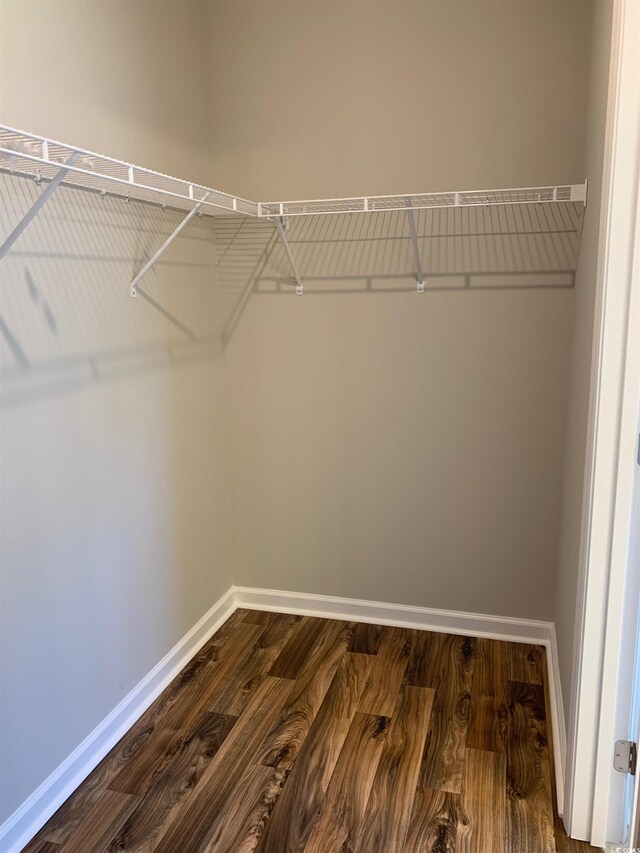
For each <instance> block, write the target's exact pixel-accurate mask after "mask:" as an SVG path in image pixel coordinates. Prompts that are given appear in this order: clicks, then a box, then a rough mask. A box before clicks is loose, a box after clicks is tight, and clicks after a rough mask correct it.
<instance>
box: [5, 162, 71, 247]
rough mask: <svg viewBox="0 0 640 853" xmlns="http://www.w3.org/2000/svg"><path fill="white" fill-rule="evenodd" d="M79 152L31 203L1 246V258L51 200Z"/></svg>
mask: <svg viewBox="0 0 640 853" xmlns="http://www.w3.org/2000/svg"><path fill="white" fill-rule="evenodd" d="M78 153H79V152H78V151H74V152H73V153H72V154H71V156H70V157H69V159H68V160H66V162H65V164H64V166H63V167H62V168H61V169H60V171H59V172H58V173H57V174H56V176H55V177H54V178H53V179H52V180H51V181H50V182H49V186H48V187H47V188H46V189H44V190H43V191H42V192H41V193H40V195H39V196H38V198H37V199H36V201H35V202H34V203H33V204H32V205H31V207H30V208H29V210H28V211H27V212H26V213H25V215H24V216H23V217H22V219H21V220H20V222H18V224H17V225H16V227H15V228H14V229H13V231H12V232H11V234H9V236H8V237H7V239H6V240H5V241H4V243H3V244H2V246H0V260H2V258H4V256H5V255H6V254H7V252H8V251H9V249H10V248H11V247H12V246H13V244H14V243H15V242H16V240H17V239H18V237H19V236H20V235H21V234H22V233H23V231H26V229H27V228H28V227H29V224H30V223H31V222H32V221H33V220H34V219H35V218H36V216H37V215H38V214H39V213H40V211H41V210H42V208H43V207H44V206H45V204H46V203H47V202H48V201H49V199H50V198H51V196H52V195H53V194H54V192H55V191H56V190H57V189H58V187H59V186H60V184H61V183H62V181H64V179H65V176H66V175H67V174H68V172H69V169H66V168H65V166H73V164H74V163H75V162H76V160H77V159H78Z"/></svg>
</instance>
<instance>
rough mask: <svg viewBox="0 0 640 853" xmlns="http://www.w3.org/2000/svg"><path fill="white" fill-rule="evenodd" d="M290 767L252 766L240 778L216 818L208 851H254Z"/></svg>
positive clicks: (207, 846)
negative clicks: (284, 768)
mask: <svg viewBox="0 0 640 853" xmlns="http://www.w3.org/2000/svg"><path fill="white" fill-rule="evenodd" d="M288 772H289V771H288V770H282V769H280V768H279V767H263V766H262V765H259V764H258V765H255V766H251V767H250V768H249V770H248V771H247V773H246V774H245V775H244V776H243V777H242V778H241V779H240V781H239V783H238V785H237V786H236V789H235V790H234V792H233V795H232V796H231V797H230V798H229V799H228V800H227V807H226V808H225V810H224V811H223V812H222V813H221V814H220V816H219V818H218V819H217V821H216V830H215V831H214V833H213V836H212V837H211V839H210V840H209V842H208V843H207V845H206V847H205V848H204V850H206V853H230V851H233V853H251V851H253V850H255V849H256V847H257V845H258V842H259V841H260V837H261V835H262V833H263V831H264V828H265V825H266V822H267V820H268V819H269V816H270V815H271V812H272V811H273V808H274V806H275V804H276V802H277V800H278V797H279V796H280V794H281V793H282V788H283V786H284V784H285V782H286V781H287V775H288Z"/></svg>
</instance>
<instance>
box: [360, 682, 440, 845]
mask: <svg viewBox="0 0 640 853" xmlns="http://www.w3.org/2000/svg"><path fill="white" fill-rule="evenodd" d="M433 700H434V691H433V690H432V689H430V688H425V687H411V686H410V685H404V686H403V687H402V689H401V691H400V696H399V698H398V703H397V707H396V709H395V713H394V716H393V718H392V720H391V724H390V726H389V732H388V734H387V737H386V740H385V743H384V747H383V750H382V756H381V757H380V762H379V764H378V769H377V771H376V775H375V778H374V781H373V786H372V788H371V793H370V795H369V801H368V803H367V810H366V814H365V819H364V823H363V826H362V830H361V832H360V834H359V836H358V839H357V842H356V844H355V845H354V847H353V849H354V853H371V851H374V850H376V851H377V850H380V851H383V850H384V851H386V850H398V851H400V850H404V843H405V840H406V837H407V833H408V831H409V822H410V819H411V813H412V809H413V799H414V794H415V790H416V784H417V781H418V776H419V773H420V761H421V757H422V752H423V749H424V743H425V740H426V737H427V731H428V728H429V719H430V716H431V709H432V706H433Z"/></svg>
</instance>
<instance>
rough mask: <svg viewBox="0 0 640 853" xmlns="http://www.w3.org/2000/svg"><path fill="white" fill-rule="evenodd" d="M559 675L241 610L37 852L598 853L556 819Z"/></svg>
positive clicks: (433, 643) (501, 653) (418, 638)
mask: <svg viewBox="0 0 640 853" xmlns="http://www.w3.org/2000/svg"><path fill="white" fill-rule="evenodd" d="M546 670H547V665H546V657H545V653H544V649H542V647H540V646H535V645H522V644H520V645H518V644H511V643H498V642H494V641H491V640H478V641H474V640H473V639H470V638H465V637H455V636H451V635H446V634H441V633H435V632H424V631H417V630H409V629H403V628H393V627H381V626H377V625H357V624H354V623H347V622H342V621H334V620H326V619H315V617H314V618H308V617H300V618H299V619H298V621H296V617H291V616H288V615H285V614H273V613H268V612H266V611H251V610H247V609H241V610H236V611H235V612H234V614H233V615H232V616H231V617H230V619H229V620H227V622H225V624H224V625H223V626H222V627H221V629H220V630H219V631H218V632H216V634H215V635H214V636H213V637H211V638H210V640H209V641H208V642H207V643H206V644H205V645H204V646H203V648H202V649H201V650H200V652H199V653H198V654H197V655H196V656H195V657H194V659H193V660H192V661H191V662H190V663H189V664H188V666H187V667H185V669H184V670H183V671H182V672H181V673H180V674H179V676H178V677H177V678H176V679H174V680H173V682H172V683H171V684H170V685H169V687H168V688H167V689H166V690H165V691H163V693H162V694H161V695H160V696H159V697H158V699H157V700H156V702H154V703H153V705H152V706H151V707H150V708H149V709H148V710H147V711H146V712H145V713H144V714H143V715H142V716H141V718H140V719H139V720H138V722H137V723H136V724H135V725H134V726H133V727H132V729H131V730H130V731H129V732H128V733H127V735H125V737H124V738H123V739H122V740H121V741H120V743H119V744H118V745H117V746H116V748H114V750H112V752H111V753H109V755H108V756H106V757H105V759H104V760H103V761H102V762H101V763H100V765H98V767H97V768H96V769H95V770H94V771H93V773H91V774H90V775H89V777H88V778H87V779H86V780H85V782H84V783H83V784H82V785H81V786H80V788H79V789H78V791H76V793H75V794H74V795H73V796H72V797H70V799H69V800H68V801H67V802H66V803H65V804H64V805H63V807H62V808H61V809H59V811H58V812H57V813H56V815H54V817H53V818H52V819H51V820H50V821H49V822H48V823H47V824H46V825H45V827H43V829H42V830H41V831H40V832H39V833H38V835H37V836H36V838H35V839H34V840H33V841H32V842H31V843H30V844H29V845H27V847H26V848H25V853H60V851H63V853H98V851H101V853H104V851H107V853H116V851H128V853H131V852H132V851H136V853H141V851H146V853H151V851H156V850H157V851H158V853H204V852H205V851H206V853H254V851H255V853H289V851H294V850H295V851H300V853H301V851H302V850H305V853H325V851H326V853H356V851H357V853H418V851H420V853H453V851H454V850H455V851H457V853H533V851H536V853H552V851H554V850H555V851H556V853H595V848H592V847H590V846H589V845H587V844H585V843H584V842H577V841H572V840H570V839H568V838H567V836H566V833H565V832H564V829H563V827H562V823H561V821H560V820H559V819H558V817H557V810H556V808H555V806H556V799H555V778H554V771H553V748H552V747H553V743H552V732H551V728H550V712H549V708H550V705H549V694H548V674H547V671H546ZM274 671H276V672H282V673H284V675H283V676H282V677H279V676H274V675H272V674H270V673H273V672H274ZM427 706H428V709H429V710H430V714H429V713H428V711H427ZM374 708H375V709H376V710H379V709H382V710H385V711H387V713H386V714H378V713H369V712H368V710H367V709H371V710H373V709H374ZM505 708H506V729H505ZM214 709H217V710H214ZM225 711H235V712H236V713H235V714H228V713H225ZM236 718H237V719H236ZM234 719H235V722H234ZM385 730H386V731H385ZM416 767H417V768H418V769H417V770H416ZM127 779H128V780H129V784H130V789H129V790H122V791H121V790H115V785H118V784H119V782H120V783H123V780H127ZM112 787H114V789H113V790H112Z"/></svg>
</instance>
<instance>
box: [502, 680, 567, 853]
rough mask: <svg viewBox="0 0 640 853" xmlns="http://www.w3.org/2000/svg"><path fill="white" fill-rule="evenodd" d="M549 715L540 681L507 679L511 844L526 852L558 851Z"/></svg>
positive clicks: (508, 842)
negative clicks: (552, 794) (528, 681)
mask: <svg viewBox="0 0 640 853" xmlns="http://www.w3.org/2000/svg"><path fill="white" fill-rule="evenodd" d="M545 719H546V713H545V701H544V691H543V688H542V685H539V684H521V683H518V682H509V727H508V737H507V768H506V769H507V779H506V790H507V844H508V845H511V846H510V848H509V849H513V850H518V851H522V853H533V851H536V853H553V851H555V840H554V825H553V824H554V818H553V805H552V797H551V775H550V773H551V768H550V765H549V749H548V745H547V733H546V726H545Z"/></svg>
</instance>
